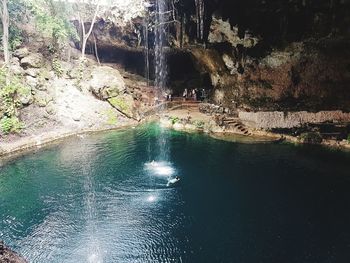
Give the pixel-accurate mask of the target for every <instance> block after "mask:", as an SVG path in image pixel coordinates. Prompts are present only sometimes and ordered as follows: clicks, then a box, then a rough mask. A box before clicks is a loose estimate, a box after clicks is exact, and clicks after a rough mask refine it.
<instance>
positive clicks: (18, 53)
mask: <svg viewBox="0 0 350 263" xmlns="http://www.w3.org/2000/svg"><path fill="white" fill-rule="evenodd" d="M28 55H29V51H28V49H27V48H26V47H25V48H20V49H17V50H15V51H14V52H13V56H14V57H17V58H24V57H26V56H28Z"/></svg>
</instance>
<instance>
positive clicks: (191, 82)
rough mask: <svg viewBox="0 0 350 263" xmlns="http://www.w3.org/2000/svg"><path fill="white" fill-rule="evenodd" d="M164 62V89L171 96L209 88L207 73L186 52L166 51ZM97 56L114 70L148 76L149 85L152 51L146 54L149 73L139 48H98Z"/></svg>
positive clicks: (152, 64) (91, 52)
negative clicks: (170, 93) (165, 65)
mask: <svg viewBox="0 0 350 263" xmlns="http://www.w3.org/2000/svg"><path fill="white" fill-rule="evenodd" d="M88 50H89V53H90V54H92V55H94V53H95V52H94V49H93V48H89V49H88ZM165 54H166V61H167V80H166V86H167V89H169V90H171V92H172V94H173V96H175V97H180V96H182V93H183V90H184V89H185V88H187V89H204V90H206V91H207V92H209V91H210V90H211V89H212V88H213V86H212V83H211V78H210V74H209V73H207V72H202V71H201V70H200V69H199V68H198V67H197V65H196V61H195V58H194V57H193V56H192V54H191V53H190V52H188V51H186V50H170V49H168V50H167V51H166V52H165ZM98 56H99V59H100V61H101V62H102V63H109V64H115V65H116V66H117V67H118V68H121V69H123V70H125V71H126V72H128V73H131V74H136V75H139V76H142V77H144V78H145V79H146V78H147V76H148V75H149V78H150V79H149V81H150V85H152V83H153V81H154V80H155V67H154V55H153V52H152V51H150V53H149V64H150V68H149V72H147V68H146V63H145V61H146V56H147V54H146V52H145V51H144V50H142V49H138V50H136V49H127V48H119V47H105V46H103V47H98Z"/></svg>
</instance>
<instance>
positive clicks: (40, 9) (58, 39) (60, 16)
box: [26, 0, 78, 53]
mask: <svg viewBox="0 0 350 263" xmlns="http://www.w3.org/2000/svg"><path fill="white" fill-rule="evenodd" d="M26 2H27V5H28V8H29V9H30V10H31V12H32V13H33V15H34V16H35V20H36V25H37V27H38V29H39V30H40V31H41V32H42V33H43V34H44V36H47V37H52V39H53V41H52V43H51V44H49V45H48V48H49V50H50V52H51V53H55V52H57V51H58V50H59V49H60V47H61V46H62V45H65V44H67V40H68V39H69V38H72V39H78V33H77V31H76V29H75V28H74V26H73V25H72V24H71V23H70V21H69V19H68V17H69V15H70V13H71V12H72V11H71V10H69V6H70V5H67V3H64V2H62V1H54V0H34V1H33V0H27V1H26Z"/></svg>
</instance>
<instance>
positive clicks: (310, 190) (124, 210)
mask: <svg viewBox="0 0 350 263" xmlns="http://www.w3.org/2000/svg"><path fill="white" fill-rule="evenodd" d="M161 132H162V133H164V136H163V137H162V138H165V140H166V144H167V150H166V154H165V153H164V152H161V151H160V149H159V143H160V141H159V134H160V133H161ZM153 160H154V161H153ZM349 170H350V155H349V154H346V153H341V152H332V151H328V150H325V149H323V148H318V147H294V146H290V145H274V144H239V143H230V142H225V141H219V140H215V139H211V138H208V137H206V136H203V135H195V134H192V135H190V134H185V133H178V132H173V131H160V130H159V128H158V127H157V126H145V127H141V128H138V129H134V130H129V131H118V132H107V133H102V134H99V135H90V136H86V137H85V138H77V139H71V140H69V141H66V142H64V143H62V144H61V145H58V146H54V147H51V148H48V149H46V150H43V151H41V152H38V153H36V154H29V155H27V156H25V157H22V158H19V159H17V160H13V161H11V162H9V163H8V164H7V165H4V166H3V167H2V168H1V170H0V239H2V240H4V241H5V242H6V243H7V244H8V245H9V246H11V247H12V248H14V249H15V250H17V251H18V252H20V253H21V254H22V255H24V256H25V257H26V258H27V259H28V260H29V262H34V263H48V262H49V263H51V262H52V263H62V262H65V263H80V262H82V263H85V262H91V263H92V262H93V263H97V262H101V263H102V262H103V263H114V262H298V263H299V262H318V263H323V262H347V260H348V259H349V258H350V251H349V249H348V248H349V245H350V243H349V240H350V226H349V223H348V222H350V192H349V188H350V178H349V174H348V171H349ZM177 176H179V178H180V179H181V180H180V181H179V183H175V184H173V185H169V186H167V185H168V183H169V182H170V181H171V180H174V179H176V177H177Z"/></svg>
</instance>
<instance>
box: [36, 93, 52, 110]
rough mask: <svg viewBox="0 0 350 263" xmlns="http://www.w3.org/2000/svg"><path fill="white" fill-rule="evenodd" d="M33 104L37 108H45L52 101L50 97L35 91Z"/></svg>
mask: <svg viewBox="0 0 350 263" xmlns="http://www.w3.org/2000/svg"><path fill="white" fill-rule="evenodd" d="M34 100H35V104H37V105H38V106H39V107H46V106H47V105H48V104H49V103H50V102H51V101H53V98H52V96H50V95H49V94H47V93H46V92H44V91H39V90H38V91H36V92H35V94H34Z"/></svg>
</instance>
